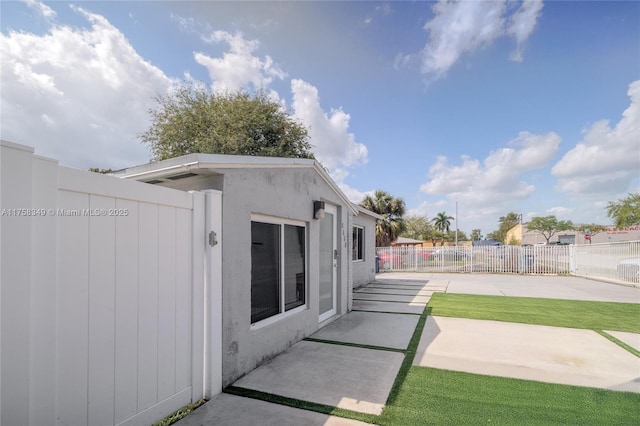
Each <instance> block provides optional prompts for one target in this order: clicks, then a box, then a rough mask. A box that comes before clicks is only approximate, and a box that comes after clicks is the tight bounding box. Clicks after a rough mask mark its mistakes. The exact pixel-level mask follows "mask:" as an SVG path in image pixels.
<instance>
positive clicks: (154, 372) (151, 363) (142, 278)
mask: <svg viewBox="0 0 640 426" xmlns="http://www.w3.org/2000/svg"><path fill="white" fill-rule="evenodd" d="M139 214H140V215H139V229H140V233H139V238H140V241H139V246H138V257H139V262H140V265H139V270H138V280H139V285H138V411H141V410H144V409H146V408H149V407H151V406H152V405H153V404H155V403H156V402H157V401H158V206H157V205H153V204H148V203H140V207H139Z"/></svg>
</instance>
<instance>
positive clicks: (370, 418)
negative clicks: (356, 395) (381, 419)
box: [223, 386, 378, 424]
mask: <svg viewBox="0 0 640 426" xmlns="http://www.w3.org/2000/svg"><path fill="white" fill-rule="evenodd" d="M223 392H224V393H228V394H230V395H236V396H241V397H244V398H251V399H257V400H260V401H265V402H270V403H273V404H279V405H284V406H287V407H293V408H298V409H301V410H307V411H313V412H316V413H321V414H327V415H331V416H337V417H342V418H346V419H352V420H360V421H363V422H365V423H371V424H373V423H374V422H375V421H376V419H377V418H378V416H376V415H374V414H366V413H360V412H358V411H352V410H347V409H345V408H338V407H333V406H331V405H326V404H320V403H317V402H310V401H304V400H301V399H296V398H290V397H287V396H282V395H276V394H272V393H268V392H262V391H258V390H254V389H248V388H243V387H240V386H228V387H227V388H225V389H224V390H223Z"/></svg>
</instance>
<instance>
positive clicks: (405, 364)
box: [382, 307, 431, 414]
mask: <svg viewBox="0 0 640 426" xmlns="http://www.w3.org/2000/svg"><path fill="white" fill-rule="evenodd" d="M430 312H431V308H429V307H425V310H424V311H423V312H422V315H420V319H419V320H418V324H417V325H416V328H415V330H414V331H413V335H412V336H411V340H409V346H408V347H407V350H406V352H405V355H404V360H403V361H402V364H401V365H400V369H399V370H398V374H397V376H396V380H395V381H394V382H393V386H392V387H391V391H390V392H389V396H388V397H387V402H386V404H385V408H384V410H386V406H388V405H389V404H393V403H394V401H395V400H396V398H397V397H398V394H399V393H400V389H401V388H402V384H403V383H404V381H405V378H406V377H407V374H408V373H409V370H410V369H411V365H412V364H413V359H414V358H415V356H416V351H417V350H418V344H419V343H420V337H421V336H422V330H423V329H424V324H425V322H426V321H427V317H428V316H429V315H430ZM384 410H383V411H382V412H383V414H384Z"/></svg>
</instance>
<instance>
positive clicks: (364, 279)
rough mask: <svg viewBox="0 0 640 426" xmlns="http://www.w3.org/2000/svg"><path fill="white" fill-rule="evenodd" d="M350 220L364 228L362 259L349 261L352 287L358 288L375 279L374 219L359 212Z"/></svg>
mask: <svg viewBox="0 0 640 426" xmlns="http://www.w3.org/2000/svg"><path fill="white" fill-rule="evenodd" d="M352 222H353V225H354V226H361V227H363V228H364V260H352V261H351V266H352V269H353V288H358V287H362V286H363V285H366V284H369V283H371V282H373V281H374V280H375V279H376V219H375V218H373V217H372V216H369V215H366V214H362V213H360V214H359V215H358V216H355V217H353V218H352Z"/></svg>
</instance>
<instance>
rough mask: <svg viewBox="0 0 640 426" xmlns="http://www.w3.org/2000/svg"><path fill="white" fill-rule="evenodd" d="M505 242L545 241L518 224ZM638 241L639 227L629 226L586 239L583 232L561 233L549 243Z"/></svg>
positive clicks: (538, 242)
mask: <svg viewBox="0 0 640 426" xmlns="http://www.w3.org/2000/svg"><path fill="white" fill-rule="evenodd" d="M505 240H506V241H520V242H521V244H540V243H546V241H547V240H546V239H545V238H544V237H543V236H542V234H541V233H540V232H538V231H529V230H528V229H527V225H526V224H518V225H516V226H514V227H513V228H511V229H510V230H509V231H508V232H507V236H506V238H505ZM638 240H640V226H631V227H629V228H623V229H617V228H615V227H613V226H608V227H607V228H606V230H605V231H602V232H599V233H597V234H595V235H590V236H589V237H588V238H587V236H586V235H585V234H584V233H583V232H579V231H562V232H559V233H557V234H555V235H554V236H553V237H551V239H550V240H549V242H552V243H555V242H560V243H565V244H577V245H581V244H597V243H621V242H626V241H638Z"/></svg>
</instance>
